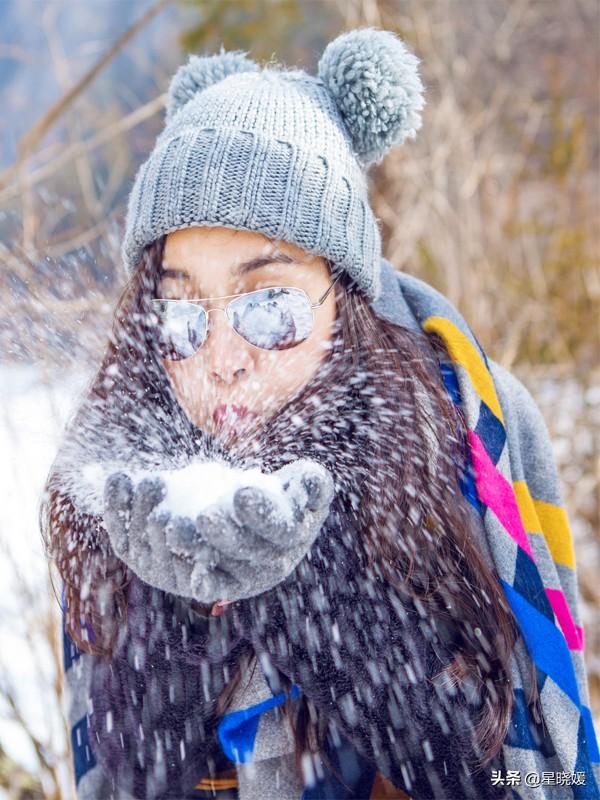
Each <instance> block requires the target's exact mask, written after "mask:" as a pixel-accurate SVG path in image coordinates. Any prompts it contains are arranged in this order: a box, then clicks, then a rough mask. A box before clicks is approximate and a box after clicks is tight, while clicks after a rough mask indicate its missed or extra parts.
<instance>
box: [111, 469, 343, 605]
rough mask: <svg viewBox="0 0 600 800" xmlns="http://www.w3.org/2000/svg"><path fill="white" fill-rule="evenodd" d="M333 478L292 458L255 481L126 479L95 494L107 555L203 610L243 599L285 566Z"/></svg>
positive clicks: (184, 474) (173, 474) (222, 472)
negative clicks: (100, 505)
mask: <svg viewBox="0 0 600 800" xmlns="http://www.w3.org/2000/svg"><path fill="white" fill-rule="evenodd" d="M333 494H334V487H333V479H332V477H331V475H330V474H329V472H328V471H327V470H326V469H325V468H324V467H323V466H322V465H321V464H319V463H317V462H315V461H312V460H310V459H298V460H296V461H294V462H292V463H290V464H286V465H285V466H283V467H281V468H280V469H279V470H277V471H276V472H274V473H272V474H270V475H265V474H263V473H262V472H261V471H260V470H259V469H257V468H254V469H250V470H241V469H236V468H232V467H229V466H228V465H227V464H226V463H223V462H202V463H199V462H192V463H191V464H190V465H188V466H187V467H185V468H184V469H180V470H168V471H163V472H158V473H152V474H147V473H146V474H139V473H138V474H136V475H134V476H130V475H129V474H126V473H125V472H113V473H112V474H111V475H109V477H108V479H107V480H106V482H105V487H104V513H103V517H104V524H105V527H106V530H107V532H108V535H109V538H110V540H111V544H112V547H113V549H114V550H115V553H116V554H117V556H118V557H119V558H121V559H122V560H123V561H124V562H125V563H126V564H127V565H128V566H129V567H130V569H132V571H133V572H135V573H136V574H137V575H138V576H139V577H140V578H142V580H144V581H146V582H147V583H149V584H151V585H153V586H157V587H158V588H160V589H163V590H164V591H168V592H173V593H175V594H179V595H183V596H189V597H194V598H195V599H197V600H200V601H201V602H204V603H211V602H214V601H215V600H217V599H220V598H225V597H226V598H228V599H230V600H236V599H242V598H246V597H252V596H255V595H257V594H260V593H262V592H264V591H267V590H268V589H270V588H272V587H273V586H275V585H276V584H277V583H279V582H280V581H281V580H283V579H284V578H285V577H286V576H287V575H289V573H290V572H291V571H292V570H293V569H294V568H295V566H296V565H297V564H298V563H299V562H300V561H301V559H302V558H303V557H304V555H305V554H306V552H307V551H308V549H309V548H310V546H311V545H312V543H313V541H314V539H315V538H316V535H317V533H318V531H319V529H320V527H321V525H322V524H323V522H324V520H325V519H326V517H327V515H328V513H329V506H330V503H331V500H332V499H333Z"/></svg>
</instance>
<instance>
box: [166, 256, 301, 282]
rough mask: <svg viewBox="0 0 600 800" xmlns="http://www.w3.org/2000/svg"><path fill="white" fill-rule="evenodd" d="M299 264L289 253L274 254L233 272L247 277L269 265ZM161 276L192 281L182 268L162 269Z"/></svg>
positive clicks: (253, 260)
mask: <svg viewBox="0 0 600 800" xmlns="http://www.w3.org/2000/svg"><path fill="white" fill-rule="evenodd" d="M297 263H298V262H297V261H296V259H295V258H292V257H291V256H288V255H287V253H273V254H272V255H268V256H257V257H256V258H251V259H250V260H249V261H243V262H242V263H241V264H238V265H237V266H235V267H233V269H232V272H233V274H234V275H246V274H247V273H248V272H252V270H255V269H260V267H265V266H267V264H297ZM160 276H161V278H181V279H183V280H189V279H190V274H189V273H188V272H186V271H185V269H182V268H181V267H177V268H175V267H161V270H160Z"/></svg>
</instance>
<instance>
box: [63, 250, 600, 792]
mask: <svg viewBox="0 0 600 800" xmlns="http://www.w3.org/2000/svg"><path fill="white" fill-rule="evenodd" d="M382 287H383V289H382V294H381V298H380V300H378V301H377V303H375V304H373V309H374V311H375V312H376V313H377V314H379V315H380V316H382V317H384V318H386V319H389V320H390V321H392V322H395V323H397V324H400V325H403V326H405V327H407V328H412V329H414V330H418V329H421V330H423V331H425V332H426V333H430V334H437V335H438V336H439V337H440V338H441V339H442V340H443V342H444V344H445V348H446V351H447V360H446V361H444V362H443V363H441V364H440V368H441V373H442V378H443V381H444V384H445V386H446V389H447V390H448V392H449V394H450V396H451V397H452V400H453V402H454V403H455V404H456V405H457V406H459V407H460V409H461V410H462V413H463V415H464V418H465V419H466V423H467V426H468V442H469V448H470V459H471V467H472V469H470V470H467V471H466V472H465V474H464V475H463V478H462V482H461V489H462V491H463V494H464V495H465V497H466V498H467V500H468V501H469V503H470V504H471V506H472V507H473V509H474V510H475V511H476V512H477V513H478V515H479V516H480V518H481V521H482V525H483V529H484V531H485V539H486V543H487V546H488V549H489V557H490V559H491V561H492V563H493V566H494V567H495V569H496V572H497V574H498V577H499V580H500V583H501V586H502V588H503V591H504V593H505V596H506V598H507V601H508V603H509V604H510V607H511V609H512V611H513V613H514V616H515V618H516V621H517V623H518V626H519V630H520V633H521V637H522V638H520V639H519V640H518V643H517V646H516V649H515V652H514V655H513V660H512V665H511V681H512V686H513V701H514V702H513V712H512V719H511V723H510V726H509V730H508V733H507V736H506V738H505V741H504V745H503V756H504V761H505V765H506V770H505V772H503V773H501V774H498V775H497V776H496V778H497V780H498V782H500V783H501V784H502V785H505V786H507V787H510V791H511V793H512V795H513V796H514V797H515V798H523V800H529V799H530V798H531V800H542V799H544V800H545V798H561V800H562V798H565V800H570V799H571V798H577V799H579V798H582V799H583V798H585V799H586V800H587V799H588V798H590V799H591V798H599V797H600V792H599V789H598V786H599V784H600V753H599V750H598V743H597V739H596V735H595V732H594V727H593V722H592V717H591V713H590V708H589V689H588V683H587V675H586V669H585V663H584V659H583V647H584V636H583V628H582V626H581V620H580V613H579V607H578V589H577V573H576V563H575V553H574V547H573V540H572V535H571V531H570V528H569V521H568V517H567V513H566V509H565V505H564V502H563V500H562V495H561V489H560V484H559V478H558V474H557V469H556V465H555V462H554V459H553V456H552V445H551V441H550V438H549V435H548V431H547V428H546V426H545V423H544V421H543V418H542V415H541V413H540V411H539V409H538V408H537V406H536V404H535V402H534V401H533V399H532V397H531V395H530V394H529V392H528V391H527V390H526V389H525V387H524V386H523V384H522V383H520V382H519V381H518V380H517V379H516V378H515V377H514V376H513V375H512V374H511V373H510V372H508V371H507V370H506V369H504V368H502V367H501V366H500V365H499V364H496V363H495V362H494V361H493V360H491V359H490V358H488V357H487V356H486V354H485V352H484V350H483V348H482V347H481V345H480V344H479V342H478V341H477V339H476V337H475V335H474V334H473V332H472V331H471V329H470V328H469V326H468V324H467V323H466V321H465V320H464V318H463V317H462V316H461V315H460V313H459V312H458V311H457V310H456V308H455V307H454V306H453V305H452V304H451V303H450V302H449V300H448V299H447V298H445V297H444V296H443V295H442V294H440V293H439V292H437V291H436V290H435V289H433V288H432V287H431V286H429V285H428V284H427V283H425V282H424V281H421V280H419V279H417V278H414V277H411V276H410V275H407V274H405V273H402V272H397V271H396V270H394V268H393V267H392V266H391V264H389V262H387V261H386V260H385V259H384V260H382ZM73 656H75V658H79V657H80V654H78V653H76V649H75V648H74V645H73V643H72V642H70V640H69V639H68V636H67V635H66V634H65V669H66V670H67V677H68V678H69V672H70V671H71V670H70V667H71V665H72V663H73ZM83 658H84V659H87V658H89V657H88V656H84V657H83ZM531 662H533V664H534V665H535V675H536V681H537V687H538V691H539V695H540V701H541V712H542V718H543V719H542V720H540V719H537V718H536V712H535V709H533V708H531V707H530V706H529V705H528V703H527V699H526V698H527V696H528V694H529V689H530V685H529V680H530V663H531ZM82 674H83V673H82V671H81V670H80V671H79V674H78V678H77V680H76V681H75V680H74V679H71V686H72V691H71V695H72V698H73V700H72V702H71V714H70V723H71V725H72V742H73V752H74V757H75V767H76V775H77V781H78V792H79V796H80V798H82V797H90V798H91V797H104V796H107V797H108V796H110V795H104V794H102V790H101V789H100V790H98V792H99V793H96V789H92V787H93V786H101V785H102V777H101V775H100V774H99V767H97V766H96V765H95V759H94V757H93V753H92V751H91V749H90V747H89V742H88V740H87V733H86V731H87V726H86V713H87V711H86V709H85V703H84V702H83V701H82V700H81V694H82V692H85V686H84V684H85V678H82V677H81V676H82ZM265 685H266V684H263V686H265ZM300 693H301V689H300V687H297V686H294V687H293V694H294V696H298V695H299V694H300ZM78 694H79V695H80V699H79V700H78V699H77V695H78ZM284 699H285V698H284V695H283V693H281V694H273V693H270V692H269V691H266V693H265V694H263V696H261V698H260V700H259V701H258V702H253V703H251V704H250V705H248V706H246V707H243V708H236V709H235V710H232V711H230V712H229V713H227V714H225V715H224V717H223V718H222V720H221V723H220V725H219V729H218V737H219V741H220V743H221V747H222V750H223V753H224V756H225V757H226V759H228V760H229V761H230V762H231V764H230V766H231V765H241V764H245V763H247V762H249V761H252V759H253V756H254V755H256V744H257V742H260V737H261V726H263V729H265V728H266V725H267V720H268V719H269V714H272V711H273V708H274V707H275V706H277V705H281V704H282V703H283V702H284ZM540 722H542V724H540ZM362 773H363V774H362V776H361V781H360V786H361V792H362V793H361V794H357V795H356V797H357V798H358V797H360V798H368V797H375V796H377V797H386V796H389V797H392V796H393V797H407V795H405V794H404V793H402V792H399V791H398V790H393V792H394V793H393V794H387V793H388V792H389V788H390V786H389V782H388V785H386V781H385V778H383V776H382V775H380V774H379V773H378V772H377V771H376V770H374V769H373V767H372V765H368V764H366V763H364V764H363V765H362ZM238 785H239V782H238V778H237V777H236V772H235V770H232V769H229V770H225V771H224V772H223V773H222V774H221V775H219V776H217V778H216V779H213V780H211V781H209V780H208V779H205V780H204V781H201V782H200V783H199V785H198V797H209V796H212V797H214V796H215V792H216V796H218V797H221V798H225V797H237V796H238V795H237V787H238ZM84 787H85V788H84ZM88 787H89V788H88ZM275 796H276V794H273V797H275ZM315 796H316V795H314V794H313V793H312V790H311V789H310V788H306V789H304V791H303V793H302V795H301V800H310V798H311V797H315ZM319 796H320V797H323V796H324V795H322V794H320V795H319ZM334 796H335V795H334V794H332V795H331V797H332V798H333V797H334ZM339 796H342V795H341V794H340V795H339ZM343 796H344V797H346V796H348V795H347V794H344V795H343ZM299 800H300V798H299Z"/></svg>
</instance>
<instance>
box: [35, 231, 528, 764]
mask: <svg viewBox="0 0 600 800" xmlns="http://www.w3.org/2000/svg"><path fill="white" fill-rule="evenodd" d="M163 247H164V238H163V239H160V240H157V241H156V242H155V243H153V244H152V245H150V246H149V247H148V248H146V250H145V251H144V254H143V256H142V262H141V264H140V268H139V269H138V270H137V271H136V273H135V274H134V276H133V278H132V279H131V281H130V283H129V284H128V286H127V287H126V289H125V291H124V293H123V295H122V297H121V300H120V302H119V304H118V307H117V310H116V313H115V321H114V327H113V333H112V336H111V339H110V342H109V345H108V348H107V351H106V354H105V357H104V359H103V361H102V363H101V365H100V368H99V370H98V372H97V374H96V376H95V377H94V379H93V381H92V384H91V386H90V388H89V391H88V392H87V394H86V396H85V399H84V402H83V403H82V404H81V407H80V409H79V411H78V413H77V414H76V415H75V417H74V419H73V421H72V423H71V424H70V426H69V430H68V432H67V436H66V437H65V441H66V442H68V441H69V440H75V441H76V442H79V443H80V444H81V443H83V442H85V446H86V447H89V441H90V440H91V441H92V450H93V449H94V447H95V446H96V445H98V448H99V450H102V448H108V447H110V449H111V452H112V451H114V450H115V448H119V447H121V446H122V445H123V440H125V441H126V443H127V446H128V447H129V448H130V451H131V452H133V451H135V452H136V453H140V452H142V453H145V456H146V457H147V458H148V459H151V458H152V456H153V453H156V452H158V451H160V454H161V456H164V455H165V453H166V455H167V456H168V457H169V458H172V459H174V460H176V459H177V458H178V453H183V455H184V456H185V457H189V455H190V454H192V453H193V452H195V451H196V450H195V448H197V446H198V440H197V438H196V440H195V441H192V439H193V437H194V436H196V435H197V433H198V429H195V430H194V428H193V426H191V424H190V422H189V420H187V418H186V416H185V414H184V413H183V411H182V409H181V407H180V406H179V404H178V402H177V399H176V398H175V396H174V394H173V391H172V389H171V387H170V384H169V381H168V379H167V378H166V373H165V372H164V370H163V369H162V367H161V365H160V359H158V358H157V357H156V354H154V356H153V349H152V347H153V346H152V337H151V335H150V334H149V332H148V330H147V327H146V326H145V322H144V319H145V316H144V311H145V309H146V308H147V305H145V303H146V304H147V299H148V297H151V296H155V292H156V289H157V287H158V280H159V277H158V275H159V265H160V263H161V261H162V252H163ZM330 267H332V269H335V268H334V266H333V265H330ZM336 301H337V309H338V312H337V319H336V323H335V331H334V336H333V347H332V352H331V357H330V358H329V359H328V361H327V363H326V364H325V365H324V367H323V369H321V370H319V371H318V372H317V375H316V376H315V379H314V380H311V381H310V382H309V383H308V384H307V385H306V386H305V387H303V389H302V390H300V391H299V392H298V393H297V394H296V395H294V397H293V398H291V399H290V400H289V402H288V403H287V404H286V405H285V406H284V407H283V409H282V410H281V411H280V413H278V415H277V416H276V417H275V418H274V420H273V421H272V422H271V423H270V424H269V425H268V426H267V428H266V429H265V433H264V435H263V436H262V437H261V436H258V437H257V438H256V439H255V440H253V441H252V442H250V443H249V444H248V446H247V449H244V448H245V445H244V444H243V443H242V445H240V447H239V450H238V453H237V455H238V457H239V458H247V459H250V458H252V457H255V456H256V455H257V452H259V451H260V449H261V447H264V445H265V443H266V442H267V441H268V442H269V447H268V448H266V452H265V454H264V458H263V460H262V463H264V464H267V465H268V466H270V467H272V468H275V467H277V466H278V465H280V464H281V463H283V462H281V461H280V458H281V453H282V452H283V451H284V450H285V458H286V460H289V458H290V457H293V456H294V455H296V456H303V457H310V456H311V455H313V456H315V457H317V458H318V459H319V460H320V461H321V462H323V463H324V464H325V465H326V466H328V467H330V468H331V470H332V471H333V472H334V473H335V474H336V477H337V481H336V491H337V492H338V493H339V494H340V495H341V494H343V495H344V496H345V498H346V499H347V500H348V502H350V504H351V505H352V507H353V508H354V512H355V514H356V516H357V520H358V526H357V527H358V529H359V530H360V531H361V536H362V538H363V542H362V544H363V545H364V547H365V549H366V551H367V553H368V560H369V565H370V567H371V569H372V570H373V571H374V573H377V574H378V575H380V576H381V577H383V578H384V579H385V580H387V581H388V582H389V583H390V584H392V585H393V586H394V587H396V588H398V589H399V590H401V591H402V592H403V593H404V594H407V593H408V594H410V595H411V596H412V597H414V598H417V599H418V601H419V602H420V603H422V604H423V606H424V607H425V609H426V610H427V612H428V613H429V614H431V615H432V616H435V618H436V621H438V622H439V623H440V624H443V623H444V622H446V623H447V624H448V626H449V628H450V629H452V630H453V631H454V632H455V637H454V639H455V641H454V646H455V652H456V655H455V657H454V659H453V660H452V662H451V663H450V665H449V666H447V667H446V668H445V672H446V674H447V676H448V677H449V678H450V679H451V681H456V682H459V681H463V680H470V681H472V682H474V683H475V684H476V686H477V690H478V691H479V692H480V695H481V697H482V698H483V705H482V711H481V714H480V717H479V720H478V723H477V726H476V737H477V742H478V745H479V752H480V753H481V756H480V759H479V762H480V765H481V766H483V765H484V764H485V763H486V762H487V761H489V760H490V759H492V758H493V757H494V756H495V755H496V754H497V753H498V751H499V750H500V749H501V747H502V743H503V741H504V738H505V735H506V732H507V729H508V725H509V722H510V717H511V710H512V686H511V682H510V661H511V655H512V652H513V649H514V646H515V642H516V638H517V636H518V628H517V626H516V622H515V620H514V617H513V615H512V612H511V610H510V608H509V606H508V604H507V602H506V599H505V597H504V594H503V591H502V588H501V586H500V583H499V581H498V577H497V575H496V573H495V570H494V569H493V568H492V567H491V566H490V564H489V563H488V562H487V561H486V558H485V556H484V555H483V554H482V552H480V548H479V546H478V544H477V540H476V535H475V533H474V530H473V521H472V515H471V512H470V509H469V508H468V502H467V500H466V498H465V497H464V495H463V493H462V490H461V487H460V482H459V476H460V471H461V469H464V468H466V469H468V468H469V467H468V465H469V461H468V458H467V452H468V446H467V437H466V422H465V420H464V417H463V415H462V413H461V411H460V409H459V408H458V407H457V406H456V405H455V404H454V402H453V401H452V398H451V397H450V396H449V393H448V392H447V390H446V388H445V386H444V384H443V381H442V378H441V373H440V363H441V361H443V360H446V359H447V353H446V350H445V347H444V345H443V342H442V341H441V340H440V339H438V338H437V337H436V336H434V335H429V334H425V333H423V332H422V331H415V330H412V329H408V328H405V327H402V326H399V325H395V324H393V323H391V322H389V321H387V320H385V319H383V318H381V317H379V316H378V315H376V314H375V313H374V312H373V310H372V308H371V307H370V305H369V303H368V301H367V299H366V298H365V297H364V295H363V294H362V293H361V292H360V291H354V290H353V285H352V283H351V280H350V279H349V278H347V277H346V276H345V275H344V274H342V276H341V278H340V280H338V282H337V284H336ZM336 404H339V405H340V406H344V408H346V409H352V414H353V418H352V419H349V415H348V414H344V413H339V414H337V413H336V414H332V413H331V409H332V408H334V409H335V408H336ZM140 406H143V408H144V409H145V412H146V413H145V414H143V415H141V414H140V413H139V410H140ZM307 413H309V414H310V419H311V420H312V424H311V425H310V426H308V425H305V426H304V427H302V428H300V429H298V428H294V429H293V431H292V430H291V429H290V428H291V426H290V420H292V419H293V418H294V417H297V415H298V414H300V415H302V414H304V415H306V414H307ZM361 415H362V416H361ZM142 417H145V418H148V417H150V418H159V419H160V422H161V424H160V426H159V427H160V430H161V438H160V442H157V441H153V435H154V434H153V432H152V430H150V431H147V430H145V429H144V426H143V424H142ZM320 422H321V423H322V424H319V423H320ZM348 425H353V426H354V427H356V429H357V430H359V432H360V434H361V436H362V437H363V439H362V446H359V447H354V448H348V447H346V446H343V447H341V446H339V444H338V443H339V441H345V439H344V431H345V430H346V428H347V426H348ZM113 428H115V429H120V430H121V431H122V437H123V439H122V438H121V436H118V437H114V438H113V439H110V434H109V431H110V430H111V429H113ZM153 430H155V429H153ZM165 437H166V438H165ZM365 445H366V446H365ZM432 448H433V450H432ZM70 452H71V453H75V452H76V448H75V449H74V450H72V451H69V449H68V448H66V450H65V453H66V458H65V454H63V457H62V458H58V459H57V461H56V462H55V465H54V468H53V470H52V471H51V473H50V476H49V478H48V482H47V487H46V499H45V502H44V504H43V506H42V509H41V525H42V530H43V532H44V535H45V539H46V546H47V552H48V555H49V556H50V558H51V559H52V560H53V561H54V562H55V563H56V567H57V569H58V572H59V573H60V576H61V578H62V580H63V585H64V592H65V624H66V627H67V630H68V632H69V635H70V636H71V638H72V639H73V640H74V642H75V643H76V645H77V646H78V647H79V648H80V649H82V650H85V651H87V652H91V653H95V654H98V655H108V654H110V652H111V648H112V645H113V641H114V635H115V629H118V628H119V627H120V626H121V625H122V624H123V621H124V617H125V614H126V606H127V602H126V597H127V585H128V581H129V580H130V573H129V571H128V569H127V567H125V565H124V564H122V562H120V561H119V560H118V559H117V558H116V557H115V555H114V554H113V553H112V551H111V549H110V546H109V545H108V544H107V542H108V537H107V535H106V533H105V532H104V530H103V527H102V520H101V518H100V517H99V516H98V515H94V514H89V513H81V511H80V510H78V509H77V507H76V504H75V502H74V501H73V498H72V497H70V496H69V492H68V491H67V490H66V489H65V486H68V484H65V482H64V480H63V479H62V477H61V464H62V465H63V466H64V464H65V463H68V460H69V453H70ZM432 452H435V458H432V457H431V453H432ZM399 523H400V524H399ZM400 530H401V531H402V534H400V533H399V531H400ZM193 605H194V606H195V607H196V608H197V609H200V610H202V608H201V606H200V605H199V604H197V603H194V604H193ZM225 613H227V612H225ZM88 623H89V625H88ZM90 626H91V628H92V630H93V638H90V635H89V628H90ZM482 629H483V635H482ZM247 667H248V664H247V663H246V662H244V663H243V664H242V665H240V668H239V669H238V671H237V672H236V673H235V674H234V675H233V677H232V679H231V680H230V682H229V684H228V685H227V687H226V688H225V690H224V691H223V693H222V695H221V697H220V700H219V705H218V711H219V713H224V712H225V711H226V709H227V707H228V704H229V702H230V700H231V698H232V696H233V693H234V691H235V688H236V686H237V684H238V683H239V681H240V680H241V679H242V677H243V675H244V674H246V673H247ZM533 676H534V673H533V665H532V680H531V687H532V690H531V691H532V697H531V698H530V701H531V700H533V699H535V700H537V699H538V698H537V686H536V681H535V678H534V677H533ZM282 680H283V683H284V685H285V686H286V688H289V687H290V685H291V681H290V680H289V679H288V680H286V676H283V678H282ZM283 710H284V712H285V714H286V716H287V718H288V720H289V723H290V724H291V726H292V729H293V731H294V734H295V742H296V746H295V754H296V764H297V767H298V770H299V771H301V760H302V756H303V754H304V753H305V752H311V753H321V754H322V755H323V753H322V744H323V736H324V731H325V720H324V716H323V714H322V713H321V712H320V711H319V710H318V709H317V708H315V707H314V706H313V704H312V703H311V702H310V701H309V700H308V699H307V698H306V697H305V696H304V695H302V696H301V697H299V698H297V699H296V700H294V701H292V700H291V699H290V697H289V696H288V699H287V700H286V702H285V704H284V707H283ZM326 760H327V759H326Z"/></svg>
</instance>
